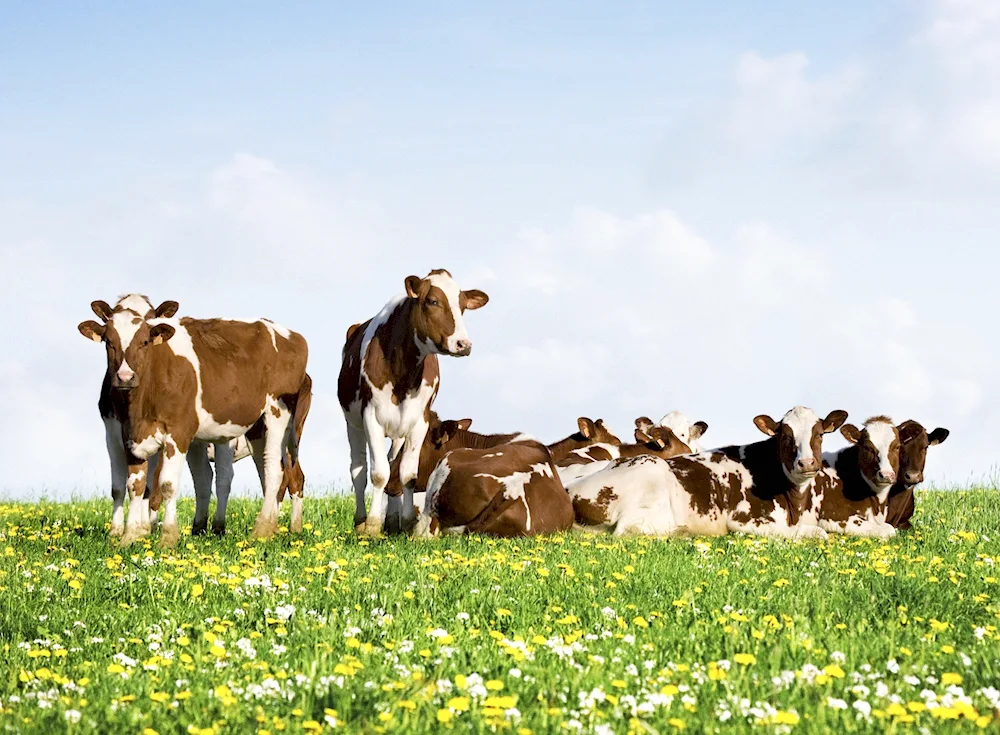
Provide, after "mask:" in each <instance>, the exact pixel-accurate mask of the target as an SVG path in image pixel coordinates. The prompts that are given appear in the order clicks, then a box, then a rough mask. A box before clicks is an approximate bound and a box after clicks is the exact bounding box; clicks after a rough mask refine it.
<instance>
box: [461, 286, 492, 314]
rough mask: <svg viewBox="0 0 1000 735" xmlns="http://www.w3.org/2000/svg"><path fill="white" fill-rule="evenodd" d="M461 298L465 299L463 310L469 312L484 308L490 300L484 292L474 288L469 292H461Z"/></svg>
mask: <svg viewBox="0 0 1000 735" xmlns="http://www.w3.org/2000/svg"><path fill="white" fill-rule="evenodd" d="M462 296H464V297H465V308H466V309H469V310H470V311H471V310H474V309H479V308H482V307H484V306H486V303H487V302H488V301H489V300H490V297H489V296H487V295H486V293H485V292H483V291H480V290H479V289H475V288H474V289H472V290H471V291H462Z"/></svg>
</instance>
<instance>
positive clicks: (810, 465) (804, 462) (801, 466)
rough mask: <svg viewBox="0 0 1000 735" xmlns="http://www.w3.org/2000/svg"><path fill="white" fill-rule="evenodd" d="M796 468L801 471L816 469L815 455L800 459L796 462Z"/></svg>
mask: <svg viewBox="0 0 1000 735" xmlns="http://www.w3.org/2000/svg"><path fill="white" fill-rule="evenodd" d="M795 468H796V469H797V470H799V471H800V472H812V471H813V470H815V469H816V460H815V458H813V457H809V458H807V459H800V460H798V461H797V462H796V463H795Z"/></svg>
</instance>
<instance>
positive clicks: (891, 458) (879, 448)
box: [841, 416, 901, 502]
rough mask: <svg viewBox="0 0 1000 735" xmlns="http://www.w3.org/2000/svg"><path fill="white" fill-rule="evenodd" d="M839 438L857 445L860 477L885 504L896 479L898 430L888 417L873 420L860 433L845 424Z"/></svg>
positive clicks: (897, 469)
mask: <svg viewBox="0 0 1000 735" xmlns="http://www.w3.org/2000/svg"><path fill="white" fill-rule="evenodd" d="M841 434H843V436H844V438H845V439H847V441H849V442H850V443H851V444H857V446H858V469H859V470H860V471H861V476H862V477H863V478H864V479H865V482H866V483H868V486H869V487H871V489H872V491H874V492H875V494H876V495H877V496H878V498H879V500H880V501H883V502H884V501H885V499H886V498H887V497H888V495H889V489H890V488H891V487H892V485H893V483H895V482H896V477H897V476H898V475H899V462H900V445H901V442H900V436H899V430H898V429H897V428H896V427H895V426H894V425H893V423H892V421H891V420H890V419H889V418H888V417H886V416H876V417H874V418H871V419H868V421H866V422H865V426H864V430H863V431H860V432H859V431H858V429H857V428H855V427H854V426H851V425H849V424H848V425H846V426H844V427H843V428H842V429H841Z"/></svg>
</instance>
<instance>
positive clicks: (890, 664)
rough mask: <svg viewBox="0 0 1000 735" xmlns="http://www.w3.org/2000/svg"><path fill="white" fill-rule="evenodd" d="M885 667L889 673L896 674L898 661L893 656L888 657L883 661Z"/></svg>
mask: <svg viewBox="0 0 1000 735" xmlns="http://www.w3.org/2000/svg"><path fill="white" fill-rule="evenodd" d="M885 668H886V671H888V672H889V673H890V674H898V673H899V662H898V661H897V660H896V659H894V658H890V659H889V660H888V661H886V662H885Z"/></svg>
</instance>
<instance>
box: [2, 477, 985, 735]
mask: <svg viewBox="0 0 1000 735" xmlns="http://www.w3.org/2000/svg"><path fill="white" fill-rule="evenodd" d="M108 505H109V503H107V502H104V501H89V502H77V503H72V504H50V503H44V504H39V505H32V504H4V505H0V646H2V650H3V654H4V658H5V660H6V664H7V665H6V666H5V667H3V669H0V728H3V729H5V730H7V731H10V732H41V731H49V732H53V731H55V732H62V731H65V730H66V729H67V728H71V729H78V730H81V731H83V730H92V729H96V730H97V731H100V732H129V733H141V732H143V731H144V730H145V729H146V728H149V729H151V730H154V731H156V732H159V733H172V732H204V733H208V732H220V733H221V732H233V733H246V732H251V733H253V732H258V731H259V732H270V733H278V732H295V733H298V732H302V731H303V730H309V731H317V732H318V731H320V730H325V729H330V728H331V727H337V728H339V729H345V730H349V731H367V732H377V731H382V730H385V731H399V732H407V731H414V730H421V729H423V730H427V729H432V728H438V729H444V728H451V729H453V730H455V731H475V732H489V731H505V732H513V733H526V732H528V731H531V732H548V731H557V730H558V731H569V732H577V731H581V732H626V731H629V730H630V729H631V730H632V731H634V732H650V731H658V732H671V731H674V730H675V729H676V730H679V729H689V730H691V731H693V732H702V731H716V730H718V731H722V732H727V731H731V732H741V731H744V730H746V729H747V728H748V727H759V728H764V729H767V730H778V729H783V730H785V731H794V732H827V731H846V732H853V731H878V732H882V731H885V730H887V729H889V728H890V727H895V728H896V730H897V731H903V730H905V729H909V728H913V729H917V728H920V727H925V728H928V729H929V730H931V731H935V732H937V731H942V730H944V729H957V728H966V729H976V728H977V726H978V727H987V726H988V727H996V726H997V720H996V719H995V718H997V717H1000V712H998V711H997V710H996V707H997V706H998V704H1000V701H998V700H1000V692H998V691H997V690H996V688H1000V632H998V630H997V625H998V624H1000V620H998V614H1000V613H998V611H1000V606H998V603H997V600H996V595H997V593H998V590H1000V586H998V581H997V580H998V578H1000V570H998V569H996V568H995V567H994V563H995V560H996V557H997V555H998V544H997V543H996V541H994V535H995V534H996V533H998V530H997V529H998V527H1000V510H998V503H997V498H996V495H995V494H993V493H990V492H985V491H973V492H956V493H924V494H922V495H920V497H919V498H918V515H917V517H916V524H915V525H916V526H917V528H918V530H917V531H916V532H914V533H912V534H909V535H904V536H901V537H899V538H897V539H893V540H891V541H889V542H886V543H882V542H878V541H874V540H868V539H851V538H846V537H837V538H835V539H834V540H832V541H829V542H823V543H815V542H810V543H789V542H782V541H765V540H762V539H757V538H750V537H746V536H728V537H724V538H718V539H676V540H671V541H656V540H651V539H626V540H615V539H612V538H610V537H602V536H592V535H575V534H571V535H565V536H556V537H547V538H540V539H523V540H517V541H504V540H496V539H484V538H479V537H471V538H448V539H442V540H440V541H434V542H412V541H406V540H404V539H389V540H382V541H373V542H368V541H365V540H358V539H356V538H355V537H354V535H353V533H352V532H351V530H350V525H351V519H352V514H353V505H352V501H350V500H347V499H343V498H340V499H327V500H314V499H308V504H307V509H306V520H307V531H306V533H305V535H303V536H300V537H293V536H290V535H288V534H282V535H280V536H279V537H278V538H276V539H274V540H273V541H270V542H262V543H255V542H254V543H252V542H249V541H248V540H247V534H248V531H249V529H250V527H251V524H252V522H253V518H254V516H255V514H256V511H257V502H256V501H250V500H246V501H234V502H233V503H232V504H231V505H230V513H231V516H230V518H231V520H230V524H229V535H228V536H227V537H225V538H223V539H215V538H213V537H199V538H196V539H192V538H188V537H182V541H181V545H180V547H179V548H178V549H176V550H174V551H172V552H164V551H161V550H160V549H159V548H157V546H156V545H155V537H154V539H153V540H152V541H151V542H148V543H146V544H145V545H139V546H136V547H132V548H130V549H128V550H127V551H124V552H122V551H119V550H118V549H117V548H116V547H115V546H114V545H113V543H112V541H111V540H110V539H109V538H108V535H107V530H106V525H105V522H106V520H107V517H108V511H109V508H108ZM192 513H193V504H192V503H191V502H184V503H182V504H181V519H182V522H188V523H189V522H190V518H191V515H192ZM283 520H284V524H285V526H287V517H286V518H285V519H283ZM994 687H996V688H994ZM649 728H652V730H650V729H649Z"/></svg>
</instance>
